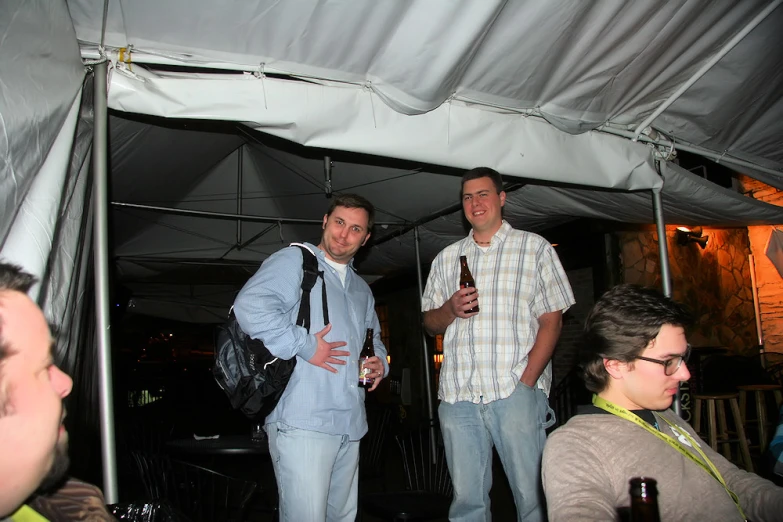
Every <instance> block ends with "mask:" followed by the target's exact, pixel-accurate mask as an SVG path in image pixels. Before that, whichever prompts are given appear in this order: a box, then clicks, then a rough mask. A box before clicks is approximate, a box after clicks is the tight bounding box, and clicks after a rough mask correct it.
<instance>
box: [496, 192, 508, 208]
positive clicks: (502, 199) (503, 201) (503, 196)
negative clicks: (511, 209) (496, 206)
mask: <svg viewBox="0 0 783 522" xmlns="http://www.w3.org/2000/svg"><path fill="white" fill-rule="evenodd" d="M498 195H499V196H500V206H501V207H502V206H505V204H506V191H504V190H501V191H500V194H498Z"/></svg>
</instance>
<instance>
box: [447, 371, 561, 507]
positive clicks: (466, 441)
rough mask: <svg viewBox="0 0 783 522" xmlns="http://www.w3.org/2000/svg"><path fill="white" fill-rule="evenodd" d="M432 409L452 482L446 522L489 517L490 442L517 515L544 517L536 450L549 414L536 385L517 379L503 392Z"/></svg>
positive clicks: (550, 421) (543, 438) (550, 419)
mask: <svg viewBox="0 0 783 522" xmlns="http://www.w3.org/2000/svg"><path fill="white" fill-rule="evenodd" d="M438 415H439V417H440V426H441V430H442V431H443V442H444V444H445V449H446V461H447V462H448V465H449V472H450V473H451V480H452V482H453V484H454V499H453V500H452V502H451V507H450V508H449V520H450V521H451V522H475V521H480V520H486V521H489V520H492V516H491V514H490V508H489V490H490V489H491V487H492V446H493V444H494V446H495V447H496V448H497V451H498V455H499V456H500V461H501V462H502V463H503V469H504V470H505V472H506V477H508V482H509V485H510V486H511V491H512V492H513V494H514V503H515V504H516V508H517V520H518V521H520V522H521V521H525V522H539V521H543V520H545V519H546V516H545V513H544V508H543V492H542V488H541V454H542V453H543V451H544V442H546V431H545V430H546V428H548V427H549V426H551V425H552V424H554V422H555V415H554V412H553V411H552V409H551V408H550V407H549V402H548V401H547V397H546V394H545V393H544V392H543V391H542V390H540V389H538V388H536V389H533V388H530V387H529V386H527V385H525V384H522V383H519V384H518V385H517V387H516V389H515V390H514V393H512V394H511V395H510V396H509V397H507V398H505V399H500V400H497V401H493V402H490V403H489V404H473V403H472V402H457V403H455V404H448V403H446V402H441V404H440V406H439V407H438Z"/></svg>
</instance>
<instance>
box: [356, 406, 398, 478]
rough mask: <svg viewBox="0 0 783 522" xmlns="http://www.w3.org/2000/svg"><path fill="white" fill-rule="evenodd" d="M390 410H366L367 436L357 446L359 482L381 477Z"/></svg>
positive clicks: (380, 408) (384, 408)
mask: <svg viewBox="0 0 783 522" xmlns="http://www.w3.org/2000/svg"><path fill="white" fill-rule="evenodd" d="M390 420H391V410H390V409H389V408H387V407H376V408H368V409H367V434H366V435H365V436H364V437H362V441H361V445H360V446H359V481H360V483H361V482H366V481H368V480H373V479H377V478H379V477H381V476H382V475H383V459H382V458H381V457H382V456H383V454H384V453H385V451H386V439H387V434H388V432H389V421H390Z"/></svg>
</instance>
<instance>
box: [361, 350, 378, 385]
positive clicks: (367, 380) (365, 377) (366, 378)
mask: <svg viewBox="0 0 783 522" xmlns="http://www.w3.org/2000/svg"><path fill="white" fill-rule="evenodd" d="M367 359H369V357H362V358H361V359H359V384H360V385H361V386H370V385H371V384H372V383H373V382H375V379H373V378H371V377H370V373H371V370H370V369H369V368H367V367H366V366H365V365H364V363H366V362H367Z"/></svg>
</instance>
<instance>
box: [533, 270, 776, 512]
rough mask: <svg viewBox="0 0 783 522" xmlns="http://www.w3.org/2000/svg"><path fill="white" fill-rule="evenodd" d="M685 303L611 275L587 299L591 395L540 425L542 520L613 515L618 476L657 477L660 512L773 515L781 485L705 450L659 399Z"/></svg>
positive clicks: (674, 365)
mask: <svg viewBox="0 0 783 522" xmlns="http://www.w3.org/2000/svg"><path fill="white" fill-rule="evenodd" d="M689 323H690V316H689V314H688V312H687V311H686V310H685V309H684V308H683V307H682V306H681V305H679V304H677V303H675V302H674V301H672V300H671V299H669V298H666V297H664V296H663V295H661V294H660V293H659V292H658V291H656V290H653V289H650V288H643V287H640V286H635V285H620V286H617V287H615V288H613V289H612V290H610V291H609V292H607V293H606V294H604V296H603V297H601V299H599V301H598V302H597V303H596V304H595V306H594V307H593V310H592V311H591V312H590V315H589V316H588V318H587V323H586V325H585V339H584V346H583V348H582V353H581V354H580V363H581V369H582V374H583V378H584V380H585V385H586V386H587V388H588V389H589V390H590V391H592V392H594V393H595V395H594V396H593V405H592V406H586V407H584V408H581V409H580V411H579V414H578V415H576V416H575V417H573V418H572V419H571V420H570V421H569V422H568V423H567V424H566V425H565V426H563V427H561V428H559V429H557V430H555V432H554V433H552V435H550V437H549V439H548V441H547V444H546V447H545V449H544V460H543V469H542V477H543V483H544V490H545V493H546V500H547V506H548V510H549V520H550V522H557V521H571V520H580V521H587V520H615V519H616V518H617V514H618V509H619V508H623V507H625V506H628V505H629V504H630V497H629V493H628V491H629V488H628V481H629V480H630V479H631V478H634V477H648V478H653V479H655V480H657V481H658V505H659V509H660V514H661V520H721V521H728V520H737V521H741V520H746V519H749V520H753V521H755V522H759V521H762V520H783V488H779V487H776V486H775V485H774V484H772V483H771V482H769V481H767V480H764V479H762V478H761V477H758V476H757V475H754V474H753V473H748V472H746V471H743V470H741V469H739V468H737V467H736V466H734V465H733V464H732V463H730V462H729V461H728V460H726V459H725V458H724V457H723V456H721V455H720V454H718V453H717V452H715V451H713V450H712V448H710V446H709V445H708V444H707V443H705V442H704V441H702V440H701V439H700V438H699V436H698V435H697V434H696V433H695V432H694V431H693V429H692V428H691V427H690V426H689V425H688V424H687V423H686V422H685V421H683V420H682V419H680V418H679V417H677V415H675V414H674V412H673V411H671V410H669V407H670V406H671V404H672V401H673V400H674V396H675V394H676V393H677V389H678V387H679V384H680V382H681V381H687V380H688V379H689V378H690V373H689V372H688V368H687V366H686V365H685V364H684V363H685V362H687V360H688V355H689V354H690V346H689V345H688V342H687V340H686V338H685V327H686V326H688V325H689Z"/></svg>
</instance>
